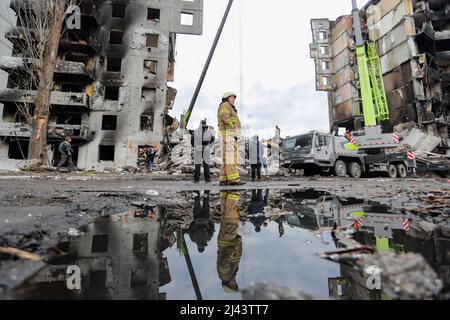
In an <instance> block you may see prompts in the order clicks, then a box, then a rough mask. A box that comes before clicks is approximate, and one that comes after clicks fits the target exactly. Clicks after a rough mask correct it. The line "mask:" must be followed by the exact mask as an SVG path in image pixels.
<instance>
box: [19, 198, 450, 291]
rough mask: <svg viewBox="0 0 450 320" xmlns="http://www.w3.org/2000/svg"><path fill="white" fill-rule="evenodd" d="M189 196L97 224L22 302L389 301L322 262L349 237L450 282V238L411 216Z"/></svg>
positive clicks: (329, 204)
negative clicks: (253, 291) (294, 293)
mask: <svg viewBox="0 0 450 320" xmlns="http://www.w3.org/2000/svg"><path fill="white" fill-rule="evenodd" d="M191 198H192V199H193V205H192V206H190V207H186V208H180V207H148V208H145V209H141V210H136V211H131V212H127V213H124V214H120V215H114V216H110V217H103V218H99V219H97V220H96V221H95V223H93V224H90V225H88V226H86V227H85V228H84V230H82V231H83V232H84V234H83V235H82V236H80V237H78V238H74V239H72V240H71V241H70V242H67V243H62V244H60V246H59V249H61V250H62V251H64V252H67V254H66V255H62V256H59V257H56V258H54V259H52V261H51V262H50V263H49V264H48V266H47V267H45V268H44V269H43V270H41V271H40V272H39V273H38V274H36V275H35V276H34V277H32V278H31V279H29V280H28V281H27V282H25V283H24V284H23V285H22V286H21V287H20V288H18V289H17V290H16V291H15V293H14V297H15V298H19V299H29V298H31V299H241V294H240V292H239V290H240V289H244V288H246V287H248V286H249V285H251V284H252V283H259V282H265V283H274V284H277V285H279V286H283V287H288V288H294V289H297V290H299V291H300V292H304V293H306V294H308V295H311V296H312V297H313V298H315V299H329V298H332V299H381V298H385V296H384V295H383V293H382V292H381V291H380V290H369V289H368V288H367V287H366V281H365V279H364V278H363V276H362V275H361V274H359V272H358V271H356V270H355V269H353V268H351V267H349V266H346V265H339V264H334V263H331V262H329V261H326V260H322V259H320V258H319V257H318V256H317V253H318V252H326V251H333V250H336V249H337V248H338V249H339V248H342V247H343V243H344V244H345V239H354V240H356V241H358V242H359V243H360V244H365V245H372V246H374V247H376V248H377V249H378V251H386V250H395V251H396V252H398V253H404V252H417V253H421V254H422V255H423V256H424V257H425V259H426V260H427V261H428V262H429V264H430V265H431V266H432V267H433V268H434V269H435V271H436V272H437V273H438V274H439V275H440V277H441V279H442V280H443V282H444V283H445V284H448V283H449V257H448V250H449V246H448V244H449V240H448V237H444V236H443V235H440V234H436V233H435V234H433V235H430V234H427V235H425V234H420V232H417V231H412V230H410V226H409V220H407V219H405V218H406V216H405V215H403V214H394V213H391V212H389V208H387V207H385V206H382V205H379V204H376V203H372V202H368V201H365V200H358V199H350V198H349V199H342V198H338V197H336V196H334V195H331V194H329V193H326V192H321V191H315V190H307V191H296V192H294V191H286V192H281V191H278V190H271V191H269V190H251V191H247V192H233V191H226V192H221V193H220V194H217V193H212V192H211V193H210V192H209V191H205V192H194V193H193V194H192V196H191ZM338 230H340V232H339V235H338V236H337V234H338V232H337V231H338ZM405 231H406V232H405ZM69 266H78V267H79V268H80V271H81V273H80V286H81V290H69V289H68V288H67V279H68V275H67V269H68V267H69ZM69 277H70V275H69ZM71 279H72V278H71Z"/></svg>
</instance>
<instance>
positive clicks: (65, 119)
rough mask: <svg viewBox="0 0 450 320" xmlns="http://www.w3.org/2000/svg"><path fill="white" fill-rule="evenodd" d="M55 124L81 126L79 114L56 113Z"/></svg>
mask: <svg viewBox="0 0 450 320" xmlns="http://www.w3.org/2000/svg"><path fill="white" fill-rule="evenodd" d="M56 124H65V125H71V126H79V125H81V114H67V113H58V114H57V115H56Z"/></svg>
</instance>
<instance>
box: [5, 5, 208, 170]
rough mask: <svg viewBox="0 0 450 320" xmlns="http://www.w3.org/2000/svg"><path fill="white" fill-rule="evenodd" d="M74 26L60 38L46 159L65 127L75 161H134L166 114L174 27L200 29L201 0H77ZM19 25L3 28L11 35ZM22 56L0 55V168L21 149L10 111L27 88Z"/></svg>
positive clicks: (87, 165) (22, 126)
mask: <svg viewBox="0 0 450 320" xmlns="http://www.w3.org/2000/svg"><path fill="white" fill-rule="evenodd" d="M81 12H82V19H81V22H82V23H81V30H66V31H65V32H64V34H63V35H62V38H61V41H60V48H59V54H58V64H57V67H56V72H55V76H54V86H53V91H52V97H51V103H52V109H51V116H50V123H49V128H48V159H49V161H51V162H52V164H53V165H54V164H55V163H56V162H58V160H59V158H60V155H59V152H58V150H57V146H58V144H59V143H60V142H61V141H62V140H63V139H64V137H65V136H66V135H67V134H69V135H72V137H73V142H74V146H75V155H74V158H75V159H74V160H75V161H76V163H77V165H78V167H79V168H82V169H96V170H102V169H104V168H106V167H116V168H118V167H123V166H136V162H137V157H138V149H139V147H140V146H145V145H160V144H161V143H162V142H163V140H164V135H165V130H166V127H167V126H170V125H171V124H172V121H173V119H172V118H171V117H170V116H168V112H169V111H170V109H171V108H172V106H173V103H174V99H175V97H176V90H175V89H173V88H171V87H169V86H168V82H170V81H173V80H174V74H175V72H174V66H175V58H176V57H175V54H176V36H177V34H192V35H200V34H201V33H202V28H203V0H193V1H182V0H128V1H125V0H120V1H119V0H118V1H115V0H109V1H83V2H82V6H81ZM19 36H20V28H19V27H18V28H16V29H15V30H13V31H12V32H9V33H8V34H7V37H8V38H10V39H11V40H13V41H14V40H17V37H19ZM21 63H23V60H22V59H18V58H14V57H10V58H3V59H2V60H0V68H2V69H3V70H5V71H7V72H8V73H9V80H8V83H7V88H5V89H3V90H0V102H1V103H4V104H5V108H4V111H3V115H2V118H1V121H0V137H1V141H4V142H2V144H1V145H0V168H1V169H14V168H15V167H16V166H17V165H20V164H21V163H23V158H24V157H26V156H27V149H28V140H29V136H30V127H29V125H27V124H26V123H24V122H23V119H22V118H21V116H20V114H18V112H17V104H18V103H30V102H31V103H32V101H33V95H35V94H36V92H35V91H33V90H31V91H24V88H21V87H20V85H18V84H17V83H18V81H15V77H17V75H18V74H19V73H20V65H21Z"/></svg>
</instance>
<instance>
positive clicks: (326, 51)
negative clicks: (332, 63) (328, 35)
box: [320, 46, 329, 55]
mask: <svg viewBox="0 0 450 320" xmlns="http://www.w3.org/2000/svg"><path fill="white" fill-rule="evenodd" d="M328 53H329V50H328V47H326V46H320V54H324V55H326V54H328Z"/></svg>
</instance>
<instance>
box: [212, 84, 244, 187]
mask: <svg viewBox="0 0 450 320" xmlns="http://www.w3.org/2000/svg"><path fill="white" fill-rule="evenodd" d="M236 98H237V95H236V94H235V93H233V92H226V93H225V94H224V95H223V97H222V103H221V104H220V106H219V110H218V112H217V118H218V123H219V135H220V148H221V154H222V163H221V166H220V185H221V186H225V185H233V186H236V185H244V184H245V183H244V182H241V178H240V176H239V172H238V144H237V142H238V139H239V137H240V131H241V121H240V120H239V116H238V114H237V109H236V106H235V102H236Z"/></svg>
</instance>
